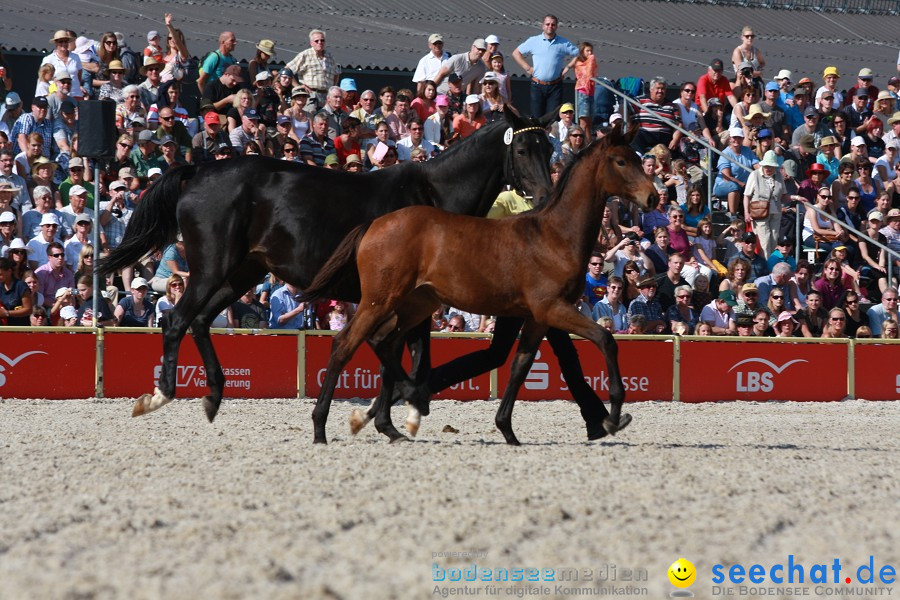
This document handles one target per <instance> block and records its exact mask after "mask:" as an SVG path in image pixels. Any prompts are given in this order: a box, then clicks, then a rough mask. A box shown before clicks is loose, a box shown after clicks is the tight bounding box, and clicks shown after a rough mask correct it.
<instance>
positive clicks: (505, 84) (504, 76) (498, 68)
mask: <svg viewBox="0 0 900 600" xmlns="http://www.w3.org/2000/svg"><path fill="white" fill-rule="evenodd" d="M491 71H493V73H494V75H495V76H496V77H497V87H499V88H500V95H501V96H502V97H503V102H504V103H507V104H508V103H509V99H510V98H512V90H511V88H510V83H509V74H508V73H507V72H506V67H504V66H503V55H502V54H501V53H499V52H495V53H493V54H492V55H491Z"/></svg>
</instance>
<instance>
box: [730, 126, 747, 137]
mask: <svg viewBox="0 0 900 600" xmlns="http://www.w3.org/2000/svg"><path fill="white" fill-rule="evenodd" d="M728 135H730V136H731V137H733V138H734V137H739V138H742V137H744V130H743V129H742V128H741V127H732V128H731V129H729V130H728Z"/></svg>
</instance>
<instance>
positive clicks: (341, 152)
mask: <svg viewBox="0 0 900 600" xmlns="http://www.w3.org/2000/svg"><path fill="white" fill-rule="evenodd" d="M334 151H335V153H336V154H337V157H338V162H339V163H341V166H344V164H345V163H346V162H347V157H348V156H350V155H351V154H356V155H357V156H360V157H362V153H361V152H360V151H359V140H357V141H355V142H353V145H351V146H344V142H343V141H342V140H341V136H337V137H336V138H334Z"/></svg>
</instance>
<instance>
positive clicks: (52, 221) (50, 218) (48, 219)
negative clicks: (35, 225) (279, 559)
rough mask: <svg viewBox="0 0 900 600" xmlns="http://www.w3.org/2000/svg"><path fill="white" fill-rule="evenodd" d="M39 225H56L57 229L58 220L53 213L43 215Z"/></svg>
mask: <svg viewBox="0 0 900 600" xmlns="http://www.w3.org/2000/svg"><path fill="white" fill-rule="evenodd" d="M41 225H42V226H43V225H56V226H57V227H58V226H59V219H57V218H56V215H54V214H53V213H44V216H43V217H41Z"/></svg>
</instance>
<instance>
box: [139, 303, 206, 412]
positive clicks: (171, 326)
mask: <svg viewBox="0 0 900 600" xmlns="http://www.w3.org/2000/svg"><path fill="white" fill-rule="evenodd" d="M204 302H205V299H204V298H200V297H198V295H197V294H196V293H194V292H192V291H191V289H190V288H188V289H186V290H185V293H184V296H182V297H181V300H179V301H178V304H176V305H175V308H173V309H172V311H171V312H169V313H168V314H167V315H165V316H164V317H163V319H162V330H163V359H162V369H161V371H160V374H159V387H157V388H156V389H155V390H153V394H152V395H151V394H144V395H142V396H141V397H140V398H138V399H137V400H136V401H135V403H134V408H133V409H132V411H131V416H132V417H139V416H141V415H145V414H147V413H150V412H153V411H154V410H156V409H158V408H161V407H162V406H165V405H166V404H168V403H169V402H171V401H172V400H173V399H174V398H175V386H176V382H177V377H176V371H177V369H178V349H179V348H180V347H181V340H182V339H183V338H184V334H185V333H187V329H188V327H189V326H190V325H191V322H192V321H193V320H194V317H196V316H197V314H198V313H199V312H200V311H201V310H202V309H203V305H204Z"/></svg>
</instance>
